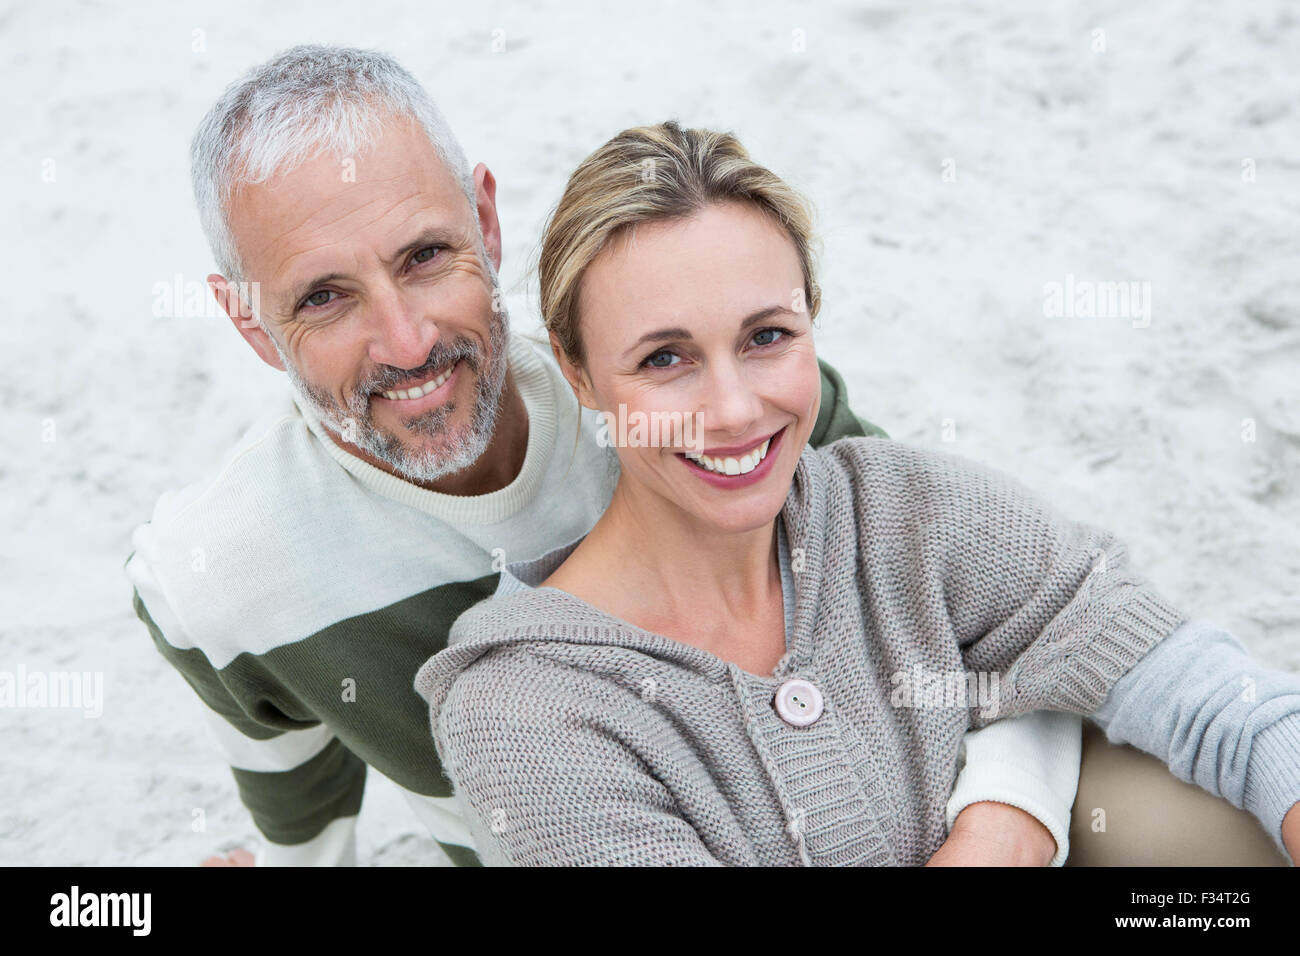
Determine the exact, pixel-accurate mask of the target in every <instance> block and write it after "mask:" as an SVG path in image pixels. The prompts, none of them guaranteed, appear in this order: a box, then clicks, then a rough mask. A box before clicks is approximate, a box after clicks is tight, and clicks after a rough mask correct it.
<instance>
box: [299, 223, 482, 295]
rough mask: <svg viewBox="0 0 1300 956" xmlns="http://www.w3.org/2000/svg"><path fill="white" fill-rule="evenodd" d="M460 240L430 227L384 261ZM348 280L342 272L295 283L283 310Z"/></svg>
mask: <svg viewBox="0 0 1300 956" xmlns="http://www.w3.org/2000/svg"><path fill="white" fill-rule="evenodd" d="M461 238H463V237H462V236H461V235H460V234H459V233H457V232H456V231H455V230H452V229H448V228H446V227H443V226H432V227H430V228H428V229H425V230H424V231H422V232H421V233H420V234H419V235H417V236H416V237H415V238H414V239H412V240H411V241H410V242H408V243H406V244H405V245H403V246H402V247H401V248H400V249H398V250H397V251H395V252H394V253H393V254H392V255H391V256H388V257H387V258H386V259H385V260H384V261H385V262H397V261H398V260H400V259H403V258H405V257H406V256H408V255H410V254H411V253H413V252H415V251H417V250H419V249H424V248H427V247H428V246H454V245H455V244H456V243H457V241H458V240H459V239H461ZM348 278H351V277H350V276H349V275H348V274H347V273H344V272H327V273H324V274H322V275H318V276H313V277H312V278H311V279H308V280H306V281H303V282H298V283H295V284H294V285H293V287H292V288H291V289H290V290H289V291H288V292H287V293H285V297H284V302H283V306H284V310H285V311H287V312H292V311H294V310H296V309H297V308H298V303H299V302H301V301H302V300H303V299H305V298H306V297H307V295H308V294H309V293H310V292H311V291H312V290H313V289H315V288H316V287H317V286H321V285H324V284H325V283H326V282H333V281H334V280H335V279H348Z"/></svg>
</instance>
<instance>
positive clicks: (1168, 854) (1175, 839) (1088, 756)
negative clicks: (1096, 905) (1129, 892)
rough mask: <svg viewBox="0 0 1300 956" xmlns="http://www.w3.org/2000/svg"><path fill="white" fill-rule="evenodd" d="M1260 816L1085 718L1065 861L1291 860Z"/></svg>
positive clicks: (1110, 863) (1103, 863)
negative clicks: (1114, 740) (1188, 779)
mask: <svg viewBox="0 0 1300 956" xmlns="http://www.w3.org/2000/svg"><path fill="white" fill-rule="evenodd" d="M1289 864H1290V861H1289V860H1288V859H1287V858H1286V857H1285V856H1283V855H1282V853H1281V851H1280V850H1278V848H1277V847H1276V845H1274V843H1273V841H1272V840H1271V839H1270V838H1269V836H1268V834H1267V833H1265V832H1264V828H1263V827H1262V826H1260V824H1259V821H1258V820H1256V819H1255V818H1254V817H1253V816H1251V815H1250V814H1249V813H1247V812H1246V811H1245V810H1238V809H1237V808H1236V807H1234V806H1233V805H1232V804H1230V803H1229V802H1228V801H1227V800H1224V799H1221V798H1220V797H1215V796H1212V795H1211V794H1209V793H1206V792H1205V791H1204V790H1202V789H1201V788H1200V787H1197V786H1195V785H1193V784H1190V783H1183V781H1181V780H1179V779H1178V778H1177V777H1175V776H1174V775H1173V774H1172V773H1170V772H1169V768H1168V767H1166V766H1165V765H1164V764H1162V763H1161V762H1160V761H1159V760H1157V759H1156V758H1155V757H1152V756H1150V755H1149V754H1145V753H1143V752H1142V751H1140V750H1138V749H1137V748H1135V747H1130V746H1128V745H1127V744H1112V743H1111V742H1110V741H1108V740H1107V739H1106V734H1105V733H1104V732H1103V731H1102V730H1101V728H1100V727H1098V726H1097V725H1096V724H1094V723H1092V721H1090V720H1086V719H1085V720H1084V722H1083V759H1082V762H1081V763H1080V766H1079V792H1078V795H1077V796H1076V798H1075V801H1074V810H1073V811H1072V813H1071V816H1070V855H1069V858H1068V859H1067V860H1066V862H1065V865H1066V866H1288V865H1289Z"/></svg>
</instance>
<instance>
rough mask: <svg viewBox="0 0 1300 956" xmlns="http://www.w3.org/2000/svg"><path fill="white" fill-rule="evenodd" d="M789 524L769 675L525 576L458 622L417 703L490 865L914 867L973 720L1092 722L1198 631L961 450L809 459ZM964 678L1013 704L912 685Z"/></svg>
mask: <svg viewBox="0 0 1300 956" xmlns="http://www.w3.org/2000/svg"><path fill="white" fill-rule="evenodd" d="M778 520H781V521H782V522H784V527H785V532H786V535H787V537H788V542H789V546H790V549H791V555H792V556H793V558H794V560H793V562H792V567H793V570H794V571H795V609H794V627H793V630H792V632H791V633H789V634H788V635H787V653H786V655H785V656H784V657H783V658H782V660H781V662H780V664H778V666H777V668H776V670H775V671H774V672H773V674H771V675H758V674H752V673H749V672H746V671H743V670H741V669H740V668H738V667H736V666H735V665H734V664H730V663H728V662H725V661H723V660H722V659H720V658H718V657H716V656H715V655H713V654H710V653H708V652H706V651H703V650H701V649H699V648H696V647H693V646H691V645H689V644H686V643H685V642H682V641H677V640H673V639H671V638H668V637H664V636H661V635H657V634H652V633H650V632H648V631H645V630H643V629H641V628H638V627H635V626H634V625H632V624H629V623H627V622H625V621H622V620H619V619H618V618H615V617H613V616H611V615H609V614H607V613H605V612H603V611H601V610H600V609H598V608H596V607H593V606H592V605H590V604H587V603H586V602H584V601H581V600H579V599H578V598H576V597H574V596H573V595H570V594H568V593H567V592H564V591H560V590H558V589H556V588H550V587H544V588H533V589H514V590H511V589H508V588H507V587H506V584H507V582H506V578H507V576H508V575H503V582H502V585H503V586H502V591H500V592H499V596H498V597H496V598H494V599H492V600H490V601H487V602H484V603H483V604H480V605H478V606H476V607H474V608H472V609H470V610H469V611H467V612H466V613H464V614H463V615H461V617H460V618H459V619H458V620H457V622H456V624H455V625H454V626H453V628H452V631H451V636H450V646H449V647H448V648H447V649H446V650H444V651H442V652H440V653H439V654H436V655H434V656H433V657H432V658H430V660H429V661H428V662H427V663H426V664H425V665H424V667H423V668H422V669H421V670H420V673H419V675H418V676H417V678H416V689H417V691H418V692H419V693H420V694H421V696H423V697H424V699H425V700H426V701H428V703H429V707H430V722H431V728H432V731H433V736H434V740H435V744H436V746H437V749H438V752H439V754H440V755H441V758H442V760H443V765H444V768H445V770H446V772H447V773H448V774H449V776H450V777H451V779H452V781H453V783H454V784H455V786H456V790H457V793H458V796H459V798H460V799H461V800H462V801H463V802H464V803H465V805H466V811H467V817H468V822H469V825H470V828H471V830H472V831H473V832H474V834H475V839H476V842H477V845H478V846H479V849H480V854H481V855H482V857H483V860H484V862H485V863H489V864H491V863H512V864H522V865H537V864H542V865H546V864H659V865H664V864H669V865H672V864H683V865H686V864H689V865H708V864H729V865H755V864H757V865H799V864H805V865H809V864H811V865H919V864H921V863H924V862H925V861H927V860H928V859H929V858H930V856H932V855H933V854H934V852H935V851H936V850H937V849H938V848H939V846H940V845H941V844H942V843H943V841H944V839H945V837H946V826H945V822H946V821H945V817H944V810H945V805H946V803H947V800H948V796H949V794H950V792H951V791H952V787H953V782H954V780H955V778H956V775H957V768H958V754H959V747H960V744H961V740H962V736H963V734H964V733H965V732H966V731H967V730H968V729H971V728H979V727H983V726H986V725H987V724H988V723H989V722H991V721H992V720H994V719H997V718H999V717H1006V716H1013V715H1016V714H1022V713H1027V712H1029V711H1033V710H1057V711H1064V712H1072V713H1077V714H1091V713H1092V712H1094V711H1095V710H1097V708H1098V707H1100V705H1101V703H1102V701H1103V700H1104V699H1105V698H1106V696H1107V693H1108V692H1109V690H1110V688H1111V686H1112V685H1113V684H1114V683H1115V682H1116V680H1117V679H1118V678H1119V677H1120V676H1121V675H1123V674H1124V673H1125V672H1127V671H1128V670H1129V669H1130V668H1131V667H1132V666H1133V665H1134V664H1135V663H1136V662H1137V661H1138V660H1139V659H1140V658H1141V657H1142V656H1143V655H1144V654H1145V653H1146V652H1147V651H1148V650H1150V649H1151V648H1152V647H1153V646H1155V645H1156V644H1157V643H1158V642H1159V641H1160V640H1162V639H1163V638H1164V637H1165V636H1166V635H1168V634H1169V633H1170V632H1171V631H1173V630H1174V628H1175V627H1177V626H1178V624H1180V623H1181V622H1182V621H1183V620H1185V615H1183V614H1182V613H1181V612H1180V611H1179V610H1178V609H1177V608H1175V607H1174V606H1173V605H1172V604H1171V603H1170V602H1169V601H1168V600H1166V599H1165V598H1164V597H1163V596H1162V595H1160V594H1159V593H1158V592H1157V591H1156V590H1155V589H1154V588H1152V587H1151V585H1150V584H1149V582H1147V581H1146V579H1145V578H1143V577H1142V576H1140V575H1139V574H1137V573H1136V572H1135V571H1134V570H1132V569H1131V568H1130V567H1129V564H1128V550H1127V548H1126V547H1125V545H1124V544H1123V543H1122V542H1121V541H1119V540H1118V539H1117V538H1116V537H1115V536H1114V535H1112V534H1110V533H1109V532H1107V531H1105V530H1103V529H1101V528H1098V527H1093V526H1090V525H1087V524H1082V523H1079V522H1075V521H1071V520H1069V519H1067V518H1065V517H1063V516H1062V515H1060V514H1058V513H1057V512H1056V511H1055V510H1054V509H1052V508H1051V507H1050V506H1049V505H1048V504H1046V503H1045V502H1044V501H1042V500H1041V499H1040V498H1039V497H1038V496H1036V495H1035V494H1034V493H1033V492H1032V491H1030V490H1029V489H1028V488H1027V487H1025V486H1024V485H1023V484H1021V483H1020V482H1018V481H1016V480H1015V479H1013V478H1011V477H1010V476H1008V475H1006V474H1003V473H1001V472H998V471H995V470H993V469H990V468H988V467H985V466H983V465H981V464H979V463H977V462H974V461H972V460H970V459H966V458H963V457H961V456H957V455H953V454H949V453H945V452H939V451H931V450H925V449H920V448H915V447H911V446H908V445H905V444H902V443H899V442H894V441H890V440H886V439H881V438H850V439H844V440H842V441H838V442H835V443H834V444H832V445H829V446H827V447H825V448H823V449H820V450H814V449H812V448H806V449H805V450H804V451H803V454H802V456H801V458H800V460H799V463H798V467H797V470H796V472H795V476H794V481H793V483H792V486H791V489H790V493H789V495H788V497H787V500H786V503H785V506H784V508H783V509H782V512H781V515H780V518H779V519H778ZM576 545H577V542H574V543H573V544H570V545H569V546H567V547H565V548H563V549H559V550H558V551H555V552H552V553H551V554H549V555H546V556H544V557H543V558H541V559H538V561H534V562H529V563H528V564H526V565H521V566H519V569H520V574H521V575H523V576H525V577H527V578H530V579H532V580H535V581H540V580H541V579H543V578H544V577H546V576H547V575H548V574H549V573H550V570H552V569H553V568H554V567H556V566H558V565H559V564H560V563H561V562H562V561H563V559H564V558H565V557H567V555H568V554H569V553H570V552H571V551H572V550H573V548H574V547H576ZM512 570H513V567H512V568H511V569H508V571H512ZM507 592H508V593H507ZM970 672H982V674H983V680H984V681H985V683H984V685H983V686H984V687H985V688H986V690H991V691H994V693H992V694H989V693H985V695H984V696H983V698H982V699H972V698H969V697H968V698H964V699H960V700H953V698H951V697H949V698H948V699H947V700H945V699H943V698H942V696H940V697H938V698H936V697H934V696H933V695H926V694H922V693H919V692H918V693H913V694H910V695H909V694H902V695H900V689H902V690H905V689H906V688H907V686H908V683H907V680H908V678H914V677H916V675H918V674H924V675H942V676H943V677H947V676H948V675H961V674H969V673H970ZM795 677H798V678H801V679H804V680H808V681H810V682H811V683H813V684H814V685H815V686H816V687H817V688H818V689H819V690H820V691H821V693H822V695H823V699H824V712H823V713H822V716H821V717H820V719H818V720H817V721H815V722H814V723H812V724H811V725H809V726H805V727H795V726H792V725H791V724H789V723H787V722H786V721H784V720H783V719H782V718H781V716H780V715H779V713H778V712H777V711H776V710H775V709H774V708H773V700H774V697H775V694H776V691H777V689H778V688H779V687H780V686H781V684H782V683H784V682H785V681H786V680H788V679H791V678H795ZM994 680H996V684H995V683H993V682H994ZM919 686H920V685H919V684H918V685H917V687H918V688H919ZM930 686H931V687H932V686H933V685H930Z"/></svg>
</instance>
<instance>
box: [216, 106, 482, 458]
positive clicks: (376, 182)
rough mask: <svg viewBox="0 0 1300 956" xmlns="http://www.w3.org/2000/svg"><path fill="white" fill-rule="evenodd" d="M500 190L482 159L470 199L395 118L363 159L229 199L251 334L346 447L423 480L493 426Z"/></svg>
mask: <svg viewBox="0 0 1300 956" xmlns="http://www.w3.org/2000/svg"><path fill="white" fill-rule="evenodd" d="M485 176H486V182H485V181H484V177H485ZM494 188H495V187H494V184H493V183H492V181H491V174H489V173H487V172H486V170H485V169H483V168H482V167H480V171H479V176H478V197H477V199H478V208H477V209H476V208H474V207H473V206H471V205H470V203H469V201H468V199H467V197H466V196H465V193H464V192H463V191H462V189H461V187H460V185H459V184H458V183H457V181H456V179H455V177H454V176H453V175H452V174H451V172H450V171H449V170H448V169H447V167H446V165H445V164H444V163H443V161H442V159H441V157H439V156H438V154H437V152H436V150H435V149H434V148H433V145H432V144H431V143H430V142H429V140H428V137H427V136H426V135H425V133H424V131H423V130H422V129H421V128H420V127H419V125H418V124H416V123H414V122H407V121H405V120H401V119H393V120H390V121H389V122H387V123H386V124H385V125H384V127H383V132H382V133H381V135H380V136H379V138H378V139H377V140H376V142H375V144H374V146H373V147H372V148H371V149H370V150H369V151H368V152H366V153H364V154H362V155H361V156H358V157H355V158H353V159H351V160H347V161H341V160H339V159H338V158H336V157H334V156H332V155H328V154H322V155H321V156H319V157H317V158H315V159H313V160H310V161H309V162H306V163H304V164H303V165H301V166H299V167H298V168H297V169H295V170H293V171H292V172H289V173H287V174H284V175H280V176H277V177H275V178H273V179H272V180H271V181H270V182H269V183H263V184H258V185H253V186H246V187H243V188H242V189H241V190H239V191H238V192H237V193H236V195H235V196H234V198H233V200H232V203H231V209H230V222H231V229H232V231H233V232H234V236H235V242H236V245H237V247H238V249H239V253H240V257H241V259H242V262H243V265H244V269H245V272H246V275H245V276H244V278H246V279H248V280H250V281H255V282H258V283H259V285H260V288H259V292H260V304H261V313H260V315H259V318H260V319H261V323H262V328H261V329H252V330H245V331H244V334H245V336H246V337H247V338H248V339H249V341H250V343H251V344H253V346H254V348H255V349H257V351H258V352H259V354H261V355H262V357H263V358H264V359H266V360H267V361H269V362H271V364H273V365H283V367H284V369H285V371H286V372H287V373H288V374H289V377H290V379H291V380H292V381H293V383H294V386H295V387H296V388H297V389H298V392H299V393H300V395H302V397H303V398H304V400H306V401H307V402H308V403H310V405H311V406H312V407H313V408H314V410H315V412H316V414H317V415H318V416H319V417H320V418H321V420H322V421H323V422H324V423H325V424H326V425H327V426H328V427H329V428H330V429H331V430H332V431H333V432H335V433H336V434H337V435H338V436H339V437H340V438H341V439H342V440H343V441H344V442H346V443H348V444H350V445H352V446H354V447H355V448H357V449H360V451H361V452H362V453H363V455H362V457H369V458H372V459H375V460H376V461H377V463H382V464H384V465H387V466H388V467H389V468H390V469H391V470H393V471H395V472H396V473H398V474H400V475H402V476H403V477H406V478H408V479H410V480H413V481H424V482H430V481H434V480H436V479H437V478H440V477H442V476H444V475H447V474H451V473H453V472H456V471H460V470H461V469H463V468H466V467H468V466H469V465H470V464H472V463H473V462H474V461H475V460H476V459H477V458H478V456H479V455H480V454H482V452H483V450H484V449H485V448H486V447H487V444H488V441H489V439H490V438H491V436H492V432H493V429H494V427H495V421H496V413H497V409H498V406H499V404H500V397H501V392H502V387H503V385H504V382H505V373H506V317H505V312H504V310H503V309H502V308H501V305H500V295H499V292H498V291H497V288H498V287H497V277H496V270H495V264H494V260H495V261H497V262H499V257H500V246H499V233H498V230H497V220H496V212H495V207H494V201H495V200H494V195H493V193H494ZM480 215H482V216H483V217H484V219H485V226H486V227H487V228H481V227H480V222H479V217H480ZM489 219H490V223H487V222H486V220H489ZM489 247H490V248H489ZM263 335H265V336H267V337H268V338H269V342H268V341H264V340H262V339H261V338H260V336H263ZM268 346H269V347H268ZM277 357H278V359H279V361H276V359H277Z"/></svg>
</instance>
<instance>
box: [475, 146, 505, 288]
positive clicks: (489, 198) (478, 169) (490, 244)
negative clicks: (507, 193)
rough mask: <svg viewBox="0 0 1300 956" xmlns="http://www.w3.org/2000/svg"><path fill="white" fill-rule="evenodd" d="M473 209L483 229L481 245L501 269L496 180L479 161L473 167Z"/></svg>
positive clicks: (499, 222) (490, 171) (494, 263)
mask: <svg viewBox="0 0 1300 956" xmlns="http://www.w3.org/2000/svg"><path fill="white" fill-rule="evenodd" d="M474 198H475V207H476V209H475V211H476V212H477V213H478V224H479V228H480V229H482V230H483V245H485V246H486V247H487V253H488V256H489V257H490V258H491V259H492V265H493V266H495V267H496V268H497V270H498V271H500V269H501V221H500V220H499V219H498V218H497V181H496V177H494V176H493V175H492V170H490V169H488V168H487V166H485V165H483V164H482V163H479V164H478V165H477V166H475V167H474Z"/></svg>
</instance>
